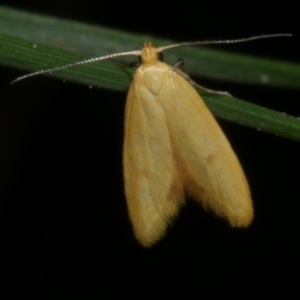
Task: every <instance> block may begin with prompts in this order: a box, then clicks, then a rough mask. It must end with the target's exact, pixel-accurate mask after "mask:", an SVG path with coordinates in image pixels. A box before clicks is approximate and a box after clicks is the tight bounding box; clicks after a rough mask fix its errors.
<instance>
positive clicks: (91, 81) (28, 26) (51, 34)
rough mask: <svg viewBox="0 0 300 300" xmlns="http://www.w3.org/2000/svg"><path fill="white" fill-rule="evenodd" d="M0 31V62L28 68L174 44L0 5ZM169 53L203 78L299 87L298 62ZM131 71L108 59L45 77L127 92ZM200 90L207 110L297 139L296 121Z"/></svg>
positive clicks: (200, 51)
mask: <svg viewBox="0 0 300 300" xmlns="http://www.w3.org/2000/svg"><path fill="white" fill-rule="evenodd" d="M0 32H1V34H0V63H2V64H4V65H8V66H14V67H16V68H19V69H24V70H30V71H35V70H41V69H48V68H53V67H57V66H61V65H65V64H68V63H71V62H75V61H78V60H82V59H85V58H88V57H90V56H95V55H105V54H107V53H114V52H120V51H128V50H132V49H133V48H134V47H135V46H137V45H139V46H141V45H142V42H143V41H147V40H151V41H153V42H154V43H155V44H156V45H167V44H170V43H173V42H172V41H169V40H161V39H157V38H153V37H150V36H139V35H135V34H131V33H124V32H120V31H115V30H110V29H106V28H101V27H95V26H90V25H85V24H80V23H77V22H74V21H66V20H60V19H55V18H50V17H45V16H39V15H36V14H31V13H27V12H20V11H16V10H12V9H8V8H3V7H0ZM54 47H55V48H54ZM168 53H170V56H169V60H168V61H169V63H171V64H172V63H174V62H175V61H176V59H177V58H178V57H184V58H185V62H186V69H187V70H188V72H189V73H193V74H196V75H201V76H202V77H203V76H204V77H211V78H215V79H222V80H224V79H227V80H230V81H236V82H242V83H251V84H264V85H267V86H270V87H271V86H276V87H285V88H299V87H300V66H299V65H296V64H291V63H285V62H278V61H274V60H267V59H260V58H254V57H249V56H245V55H237V54H231V53H225V52H221V51H216V50H210V49H208V48H205V47H203V48H199V47H198V48H197V47H186V48H182V49H180V48H179V49H174V50H170V51H169V52H168ZM128 59H129V61H132V60H133V59H132V58H128ZM128 59H127V60H128ZM122 61H123V58H122ZM199 70H201V72H200V71H199ZM133 72H134V70H133V69H127V70H125V69H124V67H121V66H120V65H119V64H118V63H116V62H114V61H109V60H107V61H102V62H98V63H93V64H87V65H84V66H77V67H73V68H70V69H66V70H62V71H58V72H54V73H52V74H48V75H51V76H55V77H59V78H63V79H67V80H70V81H75V82H79V83H82V84H87V85H90V86H97V87H101V88H106V89H112V90H123V91H125V90H127V89H128V86H129V84H130V81H131V74H132V73H133ZM13 79H14V78H13ZM13 79H12V80H13ZM27 80H32V79H27ZM16 84H17V83H16ZM201 94H202V96H203V99H204V100H205V101H206V103H207V105H208V106H209V107H210V109H211V110H212V111H213V112H214V114H215V115H217V116H219V117H220V118H223V119H226V120H229V121H232V122H237V123H240V124H243V125H246V126H250V127H253V128H256V129H261V130H264V131H267V132H270V133H273V134H277V135H280V136H283V137H286V138H290V139H294V140H298V141H300V121H299V120H298V119H297V118H293V117H290V116H287V115H284V114H282V113H278V112H275V111H272V110H269V109H266V108H263V107H260V106H257V105H254V104H251V103H248V102H245V101H241V100H238V99H235V98H232V97H225V96H219V95H214V94H204V93H201Z"/></svg>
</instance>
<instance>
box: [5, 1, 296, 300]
mask: <svg viewBox="0 0 300 300" xmlns="http://www.w3.org/2000/svg"><path fill="white" fill-rule="evenodd" d="M101 2H102V1H87V0H86V1H84V2H78V3H76V2H72V3H71V2H65V3H64V2H62V1H52V2H51V3H47V2H41V1H26V4H25V3H23V2H21V1H20V2H18V1H2V4H5V5H9V6H11V7H14V8H20V9H25V10H28V11H32V12H36V13H42V14H48V15H52V16H57V17H62V18H69V19H73V20H77V21H82V22H86V23H90V24H95V25H96V24H99V25H103V26H107V27H112V28H116V29H122V30H127V31H132V32H140V33H148V34H153V35H156V36H161V37H167V38H170V39H174V40H178V41H187V40H201V39H230V38H238V37H247V36H252V35H257V34H266V33H280V32H291V33H294V34H295V37H294V38H292V39H288V38H287V39H282V38H281V39H278V40H276V39H275V40H266V41H261V42H253V43H246V44H239V45H223V46H220V48H222V49H226V50H232V51H237V52H241V53H248V54H253V55H260V56H265V57H270V58H282V59H284V60H287V61H292V62H295V63H299V46H298V45H297V44H298V42H297V41H299V39H298V32H299V30H298V27H299V21H298V18H297V19H296V18H293V17H292V15H291V14H292V13H293V8H292V7H289V8H285V7H283V6H280V7H274V4H272V5H273V6H272V7H270V6H266V8H265V9H264V7H263V5H262V3H261V5H259V6H255V5H252V6H251V5H246V4H245V3H243V5H240V6H239V5H236V4H235V5H232V6H231V5H229V4H228V3H226V4H223V5H220V4H216V3H214V2H211V3H195V4H193V3H192V2H190V1H185V2H184V3H181V4H180V5H178V4H176V3H173V4H169V5H168V7H161V6H162V3H160V2H159V1H158V2H149V1H148V2H145V3H139V4H138V3H137V4H135V5H133V4H132V3H131V4H129V3H126V2H125V1H124V2H122V4H119V3H118V2H115V1H114V2H113V1H111V3H105V4H104V3H101ZM137 46H140V45H137ZM128 50H130V49H128ZM165 55H167V54H165ZM0 70H1V71H0V72H1V81H0V84H1V99H0V100H1V101H9V102H10V103H11V104H10V105H8V106H6V107H7V110H6V111H5V114H4V113H3V112H2V114H1V116H2V120H1V127H2V128H0V130H1V134H2V141H3V144H2V146H1V149H0V151H1V152H0V153H1V166H2V171H1V178H0V179H1V192H0V195H1V212H0V217H1V221H0V222H1V225H0V226H1V244H2V246H1V250H2V254H1V266H0V270H1V271H0V272H1V274H0V276H3V280H2V283H3V284H4V286H6V287H7V288H9V289H11V291H12V292H14V291H16V290H22V291H24V293H27V292H31V293H34V292H36V291H38V292H43V293H49V294H51V293H56V292H57V291H60V292H67V293H76V294H77V295H78V294H81V293H83V294H86V293H90V294H97V295H99V294H101V295H106V296H124V295H125V294H130V295H131V296H139V297H141V298H146V297H148V296H149V297H151V298H152V297H158V295H163V296H170V297H171V296H176V295H179V294H180V293H182V295H184V296H185V297H189V296H190V295H191V296H199V297H201V295H203V293H207V292H208V293H209V294H210V295H214V294H215V293H217V292H218V290H219V288H220V287H221V289H222V290H224V292H225V293H230V294H231V293H233V294H234V293H240V292H239V291H240V290H243V291H244V293H247V294H248V293H249V292H251V291H256V289H262V290H263V291H265V292H267V293H268V295H269V296H272V295H282V296H285V299H286V298H287V297H288V295H289V293H292V290H293V289H292V287H293V286H292V285H291V286H289V287H287V286H286V285H283V281H282V278H283V276H282V274H283V273H292V272H294V273H296V272H298V269H299V250H300V246H299V241H298V240H299V229H300V224H299V209H300V204H299V203H300V202H299V169H300V160H299V154H300V144H299V143H297V142H294V141H290V140H287V139H284V138H280V137H277V136H275V135H270V134H267V133H263V132H260V131H257V130H254V129H249V128H245V127H242V126H239V125H236V124H231V123H228V122H224V121H220V125H221V127H222V129H223V130H224V132H225V134H226V135H227V137H228V139H229V141H230V142H231V144H232V146H233V148H234V149H235V151H236V153H237V156H238V157H239V159H240V162H241V164H242V166H243V168H244V170H245V173H246V175H247V178H248V181H249V184H250V187H251V190H252V197H253V202H254V207H255V219H254V221H253V223H252V225H251V226H250V227H249V229H231V228H230V227H229V225H228V224H227V223H226V222H225V221H223V220H220V219H218V218H217V217H215V216H214V215H213V214H211V213H207V212H205V211H204V210H203V209H202V208H201V207H200V206H199V205H197V204H196V203H194V202H193V201H188V203H187V205H186V206H185V207H184V208H183V209H182V211H181V213H180V215H179V216H178V218H177V219H176V221H175V222H174V225H173V226H172V227H171V228H170V229H169V231H168V234H167V235H166V237H165V238H164V239H162V240H161V241H160V242H159V243H158V244H157V245H155V246H154V247H152V248H150V249H144V248H142V247H141V246H140V245H139V244H138V243H137V241H136V240H135V238H134V236H133V232H132V229H131V225H130V223H129V219H128V216H127V210H126V202H125V201H126V200H125V196H124V191H123V190H124V187H123V176H122V143H123V115H124V106H125V99H126V94H125V93H116V92H111V91H105V90H100V89H89V87H87V86H82V85H77V84H73V83H70V82H66V83H63V82H62V81H61V80H57V79H53V78H49V77H43V76H41V77H35V78H34V79H32V80H27V81H26V82H22V83H21V84H19V85H13V86H10V85H9V82H10V81H12V80H13V79H15V78H16V77H18V76H20V75H23V74H24V72H22V71H18V70H15V69H12V68H8V67H2V66H1V67H0ZM186 72H188V70H186ZM194 79H195V80H196V81H197V82H199V83H201V84H202V85H204V86H206V87H209V88H212V89H215V90H226V91H228V92H230V93H231V94H232V95H234V96H236V97H238V98H241V99H244V100H249V101H251V102H255V103H257V104H260V105H262V106H265V107H268V108H271V109H274V110H277V111H281V112H285V113H288V114H291V115H293V116H300V105H299V100H300V99H299V95H300V93H299V91H293V90H285V89H277V88H267V87H254V86H249V85H241V84H233V83H228V82H217V81H212V80H208V79H205V80H204V79H201V78H194ZM262 273H265V274H268V276H264V277H263V280H258V277H257V276H259V275H260V274H262ZM272 274H281V276H278V277H277V279H274V278H273V277H272V276H271V275H272ZM220 278H222V279H220ZM259 278H260V277H259ZM228 280H229V282H230V285H226V284H225V282H228ZM187 286H188V287H187Z"/></svg>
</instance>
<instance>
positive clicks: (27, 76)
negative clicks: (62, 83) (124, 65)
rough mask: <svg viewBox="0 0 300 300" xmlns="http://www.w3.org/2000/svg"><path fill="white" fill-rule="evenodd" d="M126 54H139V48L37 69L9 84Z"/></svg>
mask: <svg viewBox="0 0 300 300" xmlns="http://www.w3.org/2000/svg"><path fill="white" fill-rule="evenodd" d="M126 55H141V50H135V51H128V52H119V53H113V54H107V55H104V56H99V57H94V58H89V59H85V60H82V61H78V62H75V63H70V64H67V65H64V66H60V67H56V68H52V69H45V70H40V71H37V72H33V73H29V74H26V75H23V76H21V77H18V78H17V79H15V80H14V81H12V82H11V83H10V84H13V83H15V82H17V81H20V80H23V79H26V78H29V77H32V76H36V75H41V74H45V73H52V72H55V71H59V70H64V69H68V68H71V67H75V66H79V65H85V64H89V63H93V62H96V61H101V60H105V59H110V58H113V57H117V56H126Z"/></svg>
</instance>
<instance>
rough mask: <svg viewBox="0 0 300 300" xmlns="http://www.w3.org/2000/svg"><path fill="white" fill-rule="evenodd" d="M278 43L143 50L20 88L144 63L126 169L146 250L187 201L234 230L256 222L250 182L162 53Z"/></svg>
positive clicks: (130, 202) (130, 111)
mask: <svg viewBox="0 0 300 300" xmlns="http://www.w3.org/2000/svg"><path fill="white" fill-rule="evenodd" d="M274 36H287V34H276V35H268V36H258V37H251V38H246V39H239V40H228V41H213V42H193V43H182V44H176V45H171V46H166V47H161V48H156V47H154V46H153V45H152V43H145V44H144V47H143V49H142V50H136V51H130V52H122V53H116V54H110V55H106V56H101V57H97V58H92V59H89V60H85V61H81V62H76V63H74V64H69V65H66V66H63V67H57V68H55V69H51V70H42V71H38V72H35V73H32V74H29V75H25V76H22V77H20V78H18V79H16V80H15V81H19V80H21V79H24V78H27V77H30V76H33V75H37V74H42V73H46V72H53V71H56V70H61V69H65V68H69V67H72V66H75V65H80V64H86V63H90V62H94V61H99V60H104V59H108V58H112V57H116V56H124V55H138V56H140V58H141V65H140V66H139V67H138V68H137V69H136V72H135V74H134V77H133V81H132V83H131V85H130V88H129V92H128V95H127V102H126V109H125V137H124V148H123V165H124V181H125V194H126V199H127V206H128V211H129V217H130V220H131V223H132V226H133V229H134V234H135V236H136V238H137V240H138V241H139V242H140V243H141V244H142V245H143V246H145V247H149V246H152V245H153V244H155V243H156V242H157V241H158V240H160V239H161V238H162V237H163V235H164V234H165V232H166V230H167V227H168V225H170V224H171V222H172V221H173V219H174V217H175V216H176V215H177V214H178V211H179V209H180V207H181V206H182V205H183V204H184V202H185V199H186V194H188V195H191V196H192V198H194V199H195V200H196V201H197V202H199V203H201V204H202V206H203V207H204V208H205V209H209V210H212V211H214V212H215V213H216V214H217V215H218V216H220V217H223V218H225V219H227V220H228V222H229V223H230V225H231V226H233V227H246V226H248V225H249V224H250V223H251V221H252V219H253V205H252V200H251V195H250V190H249V186H248V182H247V179H246V177H245V174H244V172H243V170H242V167H241V165H240V163H239V161H238V159H237V157H236V155H235V153H234V151H233V150H232V148H231V146H230V144H229V142H228V140H227V139H226V137H225V135H224V133H223V132H222V130H221V128H220V127H219V125H218V123H217V122H216V120H215V118H214V117H213V115H212V114H211V112H210V111H209V110H208V108H207V107H206V105H205V104H204V102H203V100H202V99H201V97H200V96H199V94H198V93H197V92H196V90H195V89H194V88H193V86H192V85H191V84H190V81H189V80H188V76H186V75H185V74H184V73H182V72H181V71H179V70H178V69H176V68H175V67H171V66H169V65H167V64H165V63H164V62H162V61H160V60H159V53H161V52H162V51H163V50H166V49H169V48H173V47H178V46H183V45H195V44H208V43H209V44H212V43H221V42H222V43H235V42H244V41H249V40H254V39H259V38H265V37H274ZM15 81H14V82H15Z"/></svg>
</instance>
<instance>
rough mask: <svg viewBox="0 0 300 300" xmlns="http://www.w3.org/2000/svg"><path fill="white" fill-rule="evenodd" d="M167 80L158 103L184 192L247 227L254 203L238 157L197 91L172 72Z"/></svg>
mask: <svg viewBox="0 0 300 300" xmlns="http://www.w3.org/2000/svg"><path fill="white" fill-rule="evenodd" d="M168 74H169V76H168V80H165V81H164V84H163V86H162V87H161V89H160V92H159V94H158V95H157V101H158V102H159V103H161V106H162V108H163V111H164V113H165V115H166V120H167V124H168V129H169V133H170V138H171V145H172V149H173V153H174V155H175V157H177V160H176V161H177V168H179V169H180V172H181V176H182V178H185V179H184V183H183V184H184V187H185V189H186V190H187V191H188V192H189V193H190V194H191V195H192V197H193V198H195V199H197V200H198V201H200V202H201V203H202V204H203V206H204V207H205V208H210V209H212V210H213V211H214V212H215V213H216V214H217V215H219V216H223V217H225V218H227V219H228V221H229V222H230V224H231V225H232V226H248V225H249V223H250V222H251V221H252V219H253V207H252V200H251V197H250V190H249V187H248V183H247V180H246V177H245V175H244V172H243V170H242V168H241V166H240V163H239V161H238V159H237V157H236V155H235V153H234V152H233V150H232V148H231V146H230V144H229V142H228V141H227V138H226V137H225V135H224V133H223V132H222V130H221V129H220V127H219V125H218V124H217V122H216V120H215V118H214V117H213V116H212V114H211V113H210V111H209V110H208V108H207V107H206V105H205V104H204V102H203V100H202V99H201V98H200V96H199V95H198V93H197V92H196V91H195V90H194V88H193V87H192V86H191V85H190V84H189V83H188V82H187V81H186V80H185V79H184V78H183V77H182V76H181V75H179V74H177V73H176V72H174V71H173V70H172V69H171V68H170V70H169V72H168ZM183 173H185V174H183Z"/></svg>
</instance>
